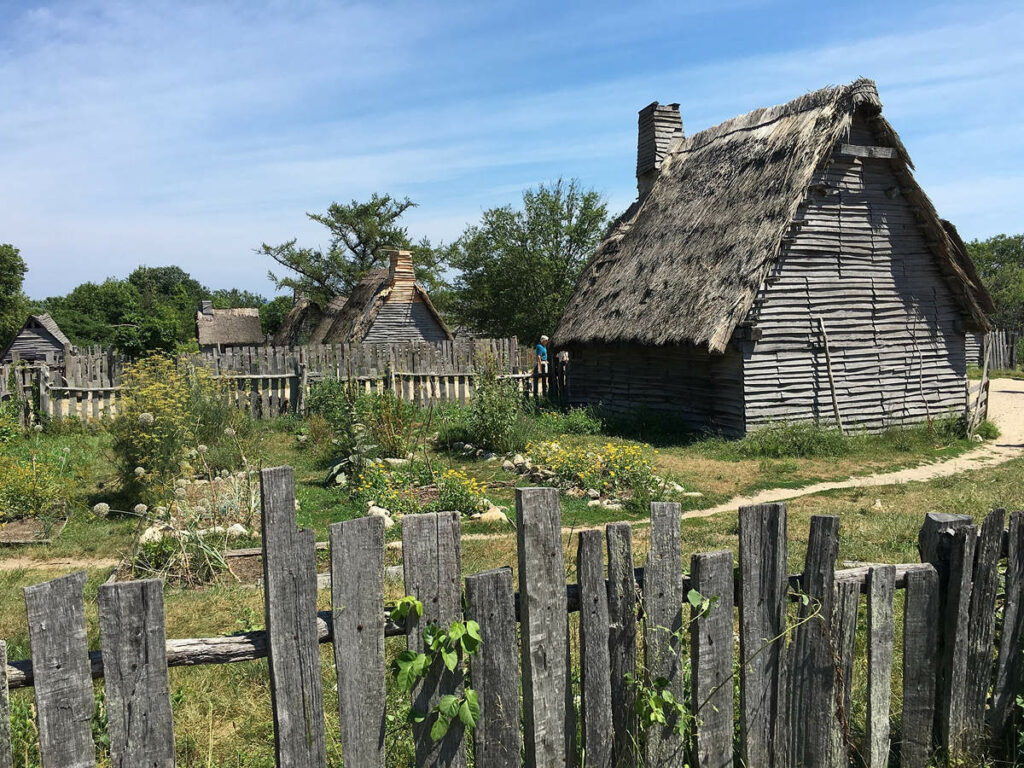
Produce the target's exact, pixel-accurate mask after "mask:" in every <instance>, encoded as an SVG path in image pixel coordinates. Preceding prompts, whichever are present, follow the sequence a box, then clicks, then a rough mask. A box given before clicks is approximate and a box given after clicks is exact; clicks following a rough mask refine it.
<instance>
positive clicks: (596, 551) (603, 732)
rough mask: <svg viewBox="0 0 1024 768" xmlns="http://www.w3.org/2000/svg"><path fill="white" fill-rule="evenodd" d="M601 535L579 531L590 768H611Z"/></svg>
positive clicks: (582, 653)
mask: <svg viewBox="0 0 1024 768" xmlns="http://www.w3.org/2000/svg"><path fill="white" fill-rule="evenodd" d="M603 544H604V542H603V541H602V536H601V531H599V530H591V531H580V534H579V544H578V548H577V551H576V572H577V574H578V578H579V590H580V688H581V690H582V694H581V699H582V707H581V709H582V713H583V730H582V733H583V742H582V743H583V754H584V755H586V764H587V768H611V766H612V744H613V739H612V738H610V737H611V735H612V733H613V730H612V709H611V701H612V688H611V677H610V676H609V674H608V672H609V670H610V668H611V654H610V649H609V647H608V639H609V626H608V625H609V621H608V590H607V587H606V586H605V580H604V546H603Z"/></svg>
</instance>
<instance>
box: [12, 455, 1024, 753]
mask: <svg viewBox="0 0 1024 768" xmlns="http://www.w3.org/2000/svg"><path fill="white" fill-rule="evenodd" d="M262 484H263V541H264V554H263V568H264V590H265V617H266V630H265V631H259V632H250V633H248V634H244V635H238V636H231V637H220V638H205V639H191V640H167V639H166V637H165V627H164V613H163V594H162V588H161V584H160V582H159V581H136V582H125V583H114V584H109V585H104V586H102V587H100V588H99V594H98V603H99V627H100V645H101V650H99V651H93V652H90V651H89V650H88V647H87V640H86V620H85V606H84V600H83V585H84V583H85V574H84V573H79V574H73V575H70V576H66V577H63V578H59V579H55V580H53V581H49V582H47V583H44V584H39V585H37V586H32V587H28V588H27V589H26V590H25V601H26V606H27V612H28V621H29V635H30V640H31V660H25V661H15V662H11V663H9V664H8V665H7V666H4V665H3V664H2V663H0V671H4V672H5V673H6V677H7V681H6V682H7V683H9V685H10V686H11V687H12V688H18V687H24V686H29V685H34V686H35V700H36V708H37V712H38V723H37V724H38V733H39V746H40V751H41V755H42V762H43V765H44V766H92V765H94V759H95V747H94V744H93V736H92V733H91V732H90V719H91V715H92V713H93V709H94V706H95V701H94V694H95V690H94V683H93V680H94V679H95V678H99V677H103V678H104V687H105V700H106V711H107V716H108V721H109V731H108V733H109V745H110V746H109V750H110V762H111V764H112V765H114V766H140V765H148V766H171V765H173V763H174V757H175V747H174V733H173V727H172V715H171V702H170V696H169V693H168V673H167V668H168V667H169V666H181V665H194V664H214V663H226V662H236V661H245V660H251V659H256V658H260V657H264V656H267V657H269V673H270V689H271V697H272V705H271V706H272V713H271V712H268V713H267V714H268V716H270V715H271V714H272V716H273V722H274V734H275V749H276V759H277V764H278V765H280V766H309V767H311V768H321V767H323V766H325V765H326V756H325V751H326V750H325V719H324V704H323V697H324V691H323V683H322V679H321V667H320V651H319V645H320V644H321V643H331V644H333V652H334V661H335V664H336V668H337V677H338V686H337V696H338V705H339V728H340V734H339V736H340V741H341V744H342V750H343V758H344V760H345V764H346V765H347V766H353V767H359V768H364V767H366V766H383V765H384V764H385V762H386V760H387V757H388V756H387V755H386V754H385V722H386V712H385V679H386V677H385V676H386V674H387V670H386V669H385V653H384V639H385V637H387V636H402V635H404V636H405V638H406V643H407V646H408V648H410V649H412V650H416V651H419V650H421V649H422V644H423V641H422V638H423V631H424V628H425V627H427V626H428V624H430V623H436V624H438V625H440V626H443V627H447V626H448V625H449V623H450V622H452V621H454V620H457V619H460V618H462V617H463V616H465V617H466V618H467V619H472V620H475V621H476V622H478V623H479V625H480V634H481V637H482V644H481V645H480V648H479V651H478V653H477V654H476V655H474V656H472V657H471V658H470V659H469V660H468V663H469V671H470V675H471V678H472V685H473V688H474V689H475V690H476V691H477V692H478V694H479V703H480V714H479V720H478V722H477V725H476V728H475V730H474V731H473V738H472V740H471V742H472V751H473V760H474V763H473V764H474V765H475V766H477V768H491V767H494V766H501V767H503V768H511V767H512V766H520V765H521V764H522V759H523V758H525V764H526V765H527V766H531V767H532V768H551V767H552V766H563V765H572V766H575V765H579V764H581V762H582V764H584V765H585V766H587V767H588V768H589V767H591V766H599V767H601V768H610V767H611V766H616V767H617V766H636V765H644V766H647V768H657V767H660V766H665V767H666V768H667V767H668V766H680V765H683V764H684V763H685V762H686V761H690V762H689V764H690V765H693V766H696V768H710V767H712V766H713V767H714V768H728V767H730V766H733V765H734V760H737V759H738V760H740V761H742V764H743V765H747V766H768V767H769V768H789V767H790V766H806V767H816V766H849V765H852V764H856V765H867V766H875V767H878V766H885V765H887V764H888V761H889V759H890V755H891V754H893V753H897V754H898V755H899V757H898V760H899V765H900V766H902V768H924V766H927V765H930V764H931V763H930V761H931V760H932V758H933V756H935V754H936V750H938V753H939V754H942V753H946V754H956V753H967V754H971V753H973V752H975V751H977V750H982V749H985V748H988V749H990V750H992V751H995V750H996V747H995V746H992V745H998V744H1002V743H1003V742H1004V740H1005V739H1006V738H1007V737H1008V736H1013V735H1014V734H1013V731H1014V730H1015V728H1016V727H1017V726H1018V725H1019V713H1017V715H1015V714H1014V699H1015V696H1016V695H1017V694H1018V693H1019V692H1020V691H1021V687H1022V679H1024V669H1022V667H1024V606H1022V597H1024V595H1022V593H1024V513H1020V512H1017V513H1014V514H1012V515H1010V517H1009V530H1008V531H1005V530H1004V524H1005V522H1006V515H1005V512H1004V511H1003V510H996V511H994V512H992V513H991V514H990V515H989V516H988V517H987V518H986V519H985V520H984V522H983V523H982V524H981V526H980V527H979V526H976V525H974V524H973V523H972V521H971V519H970V518H968V517H964V516H958V515H937V514H930V515H928V516H927V518H926V520H925V524H924V527H923V528H922V529H921V533H920V537H919V547H920V551H921V554H922V558H923V560H924V561H925V562H924V563H921V564H903V565H875V566H866V567H861V568H853V569H846V570H836V568H835V563H836V556H837V552H838V548H839V520H838V518H835V517H814V518H812V520H811V526H810V537H809V542H808V546H807V550H806V559H805V564H804V570H803V572H802V573H801V574H797V575H788V574H787V569H786V563H787V556H788V541H787V532H786V527H787V522H786V510H785V506H784V505H782V504H769V505H762V506H756V507H746V508H743V509H741V510H740V513H739V563H738V568H736V567H735V566H734V556H733V553H731V552H727V551H725V552H711V553H702V554H696V555H694V556H693V557H692V559H691V561H690V563H689V574H688V575H687V574H685V573H684V563H683V561H682V556H681V546H682V542H681V534H680V524H681V512H680V508H679V506H678V505H676V504H668V503H656V504H653V505H652V506H651V528H650V546H649V552H648V553H647V556H646V561H645V565H644V567H643V568H635V567H634V551H633V541H632V529H631V527H630V526H629V524H627V523H617V524H611V525H609V526H607V528H606V530H605V532H604V533H602V532H601V531H599V530H587V531H582V532H580V533H579V535H578V546H577V549H576V556H575V559H576V569H577V574H578V580H577V583H575V584H569V585H567V584H566V583H565V573H566V570H565V562H564V555H563V546H564V545H563V540H562V528H561V514H560V509H559V495H558V491H557V490H555V489H550V488H527V489H520V490H518V492H517V498H516V510H517V516H518V525H517V534H516V535H517V548H518V574H519V579H518V581H519V584H518V587H519V591H518V593H516V592H515V586H514V580H513V576H512V572H511V570H510V569H508V568H504V569H498V570H491V571H486V572H483V573H477V574H474V575H471V576H468V577H466V579H465V582H464V584H463V580H462V578H461V575H460V574H461V560H460V538H459V534H460V531H459V519H458V515H457V514H456V513H435V514H422V515H408V516H406V518H405V520H404V521H403V531H402V540H403V562H404V565H403V568H404V580H405V591H406V592H407V593H408V594H411V595H414V596H415V597H417V598H418V599H419V600H420V601H422V604H423V614H422V616H421V617H418V616H416V615H415V614H413V615H412V616H411V618H410V619H409V620H408V622H409V623H408V624H406V625H405V626H397V625H395V624H394V623H392V622H391V621H390V619H389V618H388V617H387V614H386V613H385V604H384V598H383V589H384V559H383V556H384V528H383V521H382V520H381V519H380V518H361V519H356V520H350V521H346V522H342V523H336V524H334V525H332V526H331V527H330V567H331V604H332V610H330V611H324V612H321V613H319V614H318V613H317V573H316V553H315V547H316V544H315V541H314V535H313V531H311V530H299V529H298V528H297V527H296V523H295V505H294V479H293V475H292V471H291V469H289V468H287V467H281V468H276V469H267V470H264V471H263V473H262ZM605 550H606V551H607V559H606V556H605ZM1004 557H1005V558H1006V568H1005V577H1003V576H1001V569H1000V562H1001V560H1002V559H1003V558H1004ZM691 589H692V590H696V591H697V593H699V595H700V596H702V597H703V598H707V599H708V602H707V604H706V606H700V605H698V607H693V605H692V603H691V602H690V600H689V596H690V590H691ZM897 591H903V593H904V594H903V599H902V601H899V600H896V599H895V595H896V592H897ZM463 596H465V601H464V602H463ZM862 601H863V603H865V604H866V621H864V622H862V619H861V618H860V616H861V614H860V611H859V609H860V606H861V604H862ZM694 602H696V603H698V604H700V603H701V601H699V600H698V601H694ZM900 606H902V619H903V621H902V627H903V629H902V643H900V644H899V645H902V654H900V655H899V656H897V655H895V654H894V647H895V646H896V645H897V642H896V637H895V632H896V629H895V628H896V626H897V621H896V611H897V610H898V609H899V608H900ZM573 612H577V613H578V614H579V616H578V621H577V620H575V619H573V620H570V618H569V614H571V613H573ZM1000 615H1001V617H1002V619H1001V621H998V620H997V617H998V616H1000ZM517 624H518V626H517ZM736 627H738V634H739V642H738V649H737V648H736V647H735V643H734V632H735V631H736V629H735V628H736ZM576 631H578V633H579V643H578V644H577V643H575V642H574V638H573V636H574V634H575V632H576ZM858 636H859V637H861V638H863V640H864V646H865V647H866V657H867V659H866V669H867V672H866V678H867V687H866V694H864V696H865V700H864V702H863V709H864V710H865V711H866V715H865V718H864V727H863V729H859V728H853V727H851V712H852V710H853V704H854V703H853V701H852V698H853V696H854V695H855V693H856V695H858V696H860V695H861V694H860V691H859V689H858V690H856V691H855V690H854V689H853V687H852V685H851V680H852V677H853V675H852V672H853V669H854V663H855V655H856V649H857V648H858V647H859V644H858V643H856V642H855V640H856V638H857V637H858ZM996 637H998V638H999V643H998V645H997V644H996V642H995V638H996ZM641 649H642V652H641ZM2 653H3V647H2V644H0V654H2ZM737 653H738V666H734V659H736V658H737ZM896 664H901V665H902V674H901V676H900V678H901V680H902V691H901V695H900V697H899V698H901V699H902V716H901V717H893V715H894V713H893V711H892V710H893V707H892V701H893V699H894V693H895V692H894V691H893V690H892V685H891V682H892V680H893V667H894V665H896ZM574 669H578V671H579V675H578V676H577V675H574V674H573V673H574ZM734 669H738V672H735V673H734ZM627 673H635V674H637V675H638V676H639V677H640V678H641V679H646V680H647V681H648V683H647V685H648V686H650V688H649V691H650V690H653V691H655V692H656V693H657V695H658V697H659V698H660V699H661V700H664V697H663V696H662V693H663V692H668V693H671V694H672V697H673V698H674V700H676V701H678V702H685V703H686V707H687V709H688V711H689V712H690V714H691V715H692V717H693V727H692V730H691V731H689V732H688V735H687V737H685V738H684V737H682V736H680V735H679V732H678V731H677V729H676V727H675V726H676V725H677V722H676V718H677V717H678V716H679V714H680V712H679V710H677V709H675V708H669V709H668V710H667V711H666V715H667V717H666V720H667V722H665V723H664V724H660V723H654V724H650V725H648V726H647V727H641V726H640V724H639V723H638V719H637V717H636V715H635V714H634V713H635V711H636V709H635V703H636V698H637V696H638V695H645V694H643V693H640V694H638V690H637V689H636V688H635V687H633V686H631V685H630V684H629V683H628V682H627V678H626V675H627ZM734 674H735V675H737V676H738V680H737V679H736V678H734ZM577 677H578V681H579V684H578V691H577V690H576V688H577V683H576V680H577ZM688 680H689V683H688V682H687V681H688ZM737 682H738V688H739V696H738V701H737V698H736V697H735V696H734V683H737ZM464 684H465V679H464V672H463V665H462V663H461V661H460V663H459V665H457V666H456V668H455V670H454V671H450V670H449V669H448V668H447V667H446V666H445V665H444V664H443V662H442V661H441V659H440V658H437V659H435V660H434V661H433V665H432V666H431V667H430V668H429V670H428V673H427V675H426V677H424V678H422V679H421V680H420V681H419V682H418V683H417V685H416V687H415V688H414V689H413V691H412V693H411V704H412V707H413V709H414V710H417V711H422V712H430V711H431V710H432V708H433V707H434V705H436V704H437V703H438V702H439V701H440V697H441V696H446V695H455V696H458V695H459V694H460V692H461V691H463V690H464ZM520 691H521V694H520ZM0 692H2V694H0V710H3V712H0V714H2V715H3V716H2V717H0V766H4V767H5V768H6V766H9V765H10V749H9V747H8V743H9V742H8V737H7V730H6V729H7V718H6V710H5V709H4V704H5V703H6V686H5V685H0ZM577 694H578V695H579V706H578V708H577V705H576V701H577ZM857 706H858V711H859V710H860V708H861V702H860V701H858V702H857ZM434 717H436V715H430V716H428V718H427V719H426V720H425V721H423V722H422V723H419V724H416V725H413V726H412V737H413V741H414V743H415V753H416V757H415V764H416V765H417V766H464V765H466V763H467V759H468V751H469V748H470V747H469V746H468V743H469V741H470V740H469V739H468V738H467V734H466V732H465V731H464V729H463V727H462V725H461V724H460V722H459V721H458V720H456V721H455V722H453V724H452V726H451V727H450V728H449V730H448V731H447V733H446V734H445V735H444V736H443V737H442V738H440V739H439V740H438V741H434V740H433V739H432V738H431V736H430V728H431V720H432V719H433V718H434ZM1015 717H1017V719H1016V720H1015V719H1014V718H1015ZM894 721H896V722H898V723H899V725H898V727H896V728H892V727H891V723H893V722H894ZM737 723H738V726H739V728H738V733H739V736H738V741H737V742H736V747H735V749H736V750H737V752H736V753H735V754H734V734H735V733H736V725H737ZM577 736H578V738H577Z"/></svg>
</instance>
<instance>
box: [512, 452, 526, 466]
mask: <svg viewBox="0 0 1024 768" xmlns="http://www.w3.org/2000/svg"><path fill="white" fill-rule="evenodd" d="M512 463H513V464H515V465H516V466H517V467H518V466H521V465H523V464H525V463H526V459H524V458H523V455H522V454H521V453H517V454H516V455H515V456H513V457H512Z"/></svg>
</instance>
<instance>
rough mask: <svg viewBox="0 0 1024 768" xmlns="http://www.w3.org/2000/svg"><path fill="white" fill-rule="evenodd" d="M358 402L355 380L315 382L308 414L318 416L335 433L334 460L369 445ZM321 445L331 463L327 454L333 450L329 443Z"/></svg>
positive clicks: (333, 443) (333, 441)
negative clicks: (360, 445) (360, 446)
mask: <svg viewBox="0 0 1024 768" xmlns="http://www.w3.org/2000/svg"><path fill="white" fill-rule="evenodd" d="M358 400H359V389H358V387H357V386H356V383H355V381H340V380H335V379H325V380H324V381H318V382H314V383H313V385H312V386H311V387H310V389H309V397H308V398H307V400H306V413H307V414H308V415H310V416H319V417H320V418H322V419H323V420H324V421H325V422H326V423H327V425H328V426H329V427H330V429H331V432H332V433H333V435H332V437H331V443H330V445H332V446H333V456H334V457H337V456H343V457H348V456H349V455H350V454H353V453H355V451H356V448H357V447H358V445H359V443H360V442H363V443H365V442H366V439H365V438H366V435H365V434H364V432H363V429H362V426H361V423H360V416H359V410H358V408H357V402H358ZM322 445H323V446H324V450H325V455H324V458H325V459H327V460H328V461H329V460H330V459H329V458H328V456H327V454H328V453H329V452H330V450H331V449H330V448H327V445H326V444H322ZM363 453H367V451H365V450H364V451H363Z"/></svg>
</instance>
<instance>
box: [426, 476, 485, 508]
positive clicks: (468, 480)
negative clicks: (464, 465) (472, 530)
mask: <svg viewBox="0 0 1024 768" xmlns="http://www.w3.org/2000/svg"><path fill="white" fill-rule="evenodd" d="M484 490H485V486H484V485H483V484H482V483H481V482H480V481H479V480H477V479H476V478H474V477H470V476H469V475H467V474H466V473H465V472H461V471H459V470H457V469H446V470H445V471H444V472H443V473H442V474H441V477H439V478H438V480H437V491H438V497H437V501H436V502H434V504H433V506H434V507H435V508H436V509H437V510H439V511H454V512H461V513H462V514H464V515H472V514H475V513H477V512H486V511H487V508H488V507H489V506H490V502H488V501H487V499H486V498H485V497H484V495H483V491H484Z"/></svg>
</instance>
